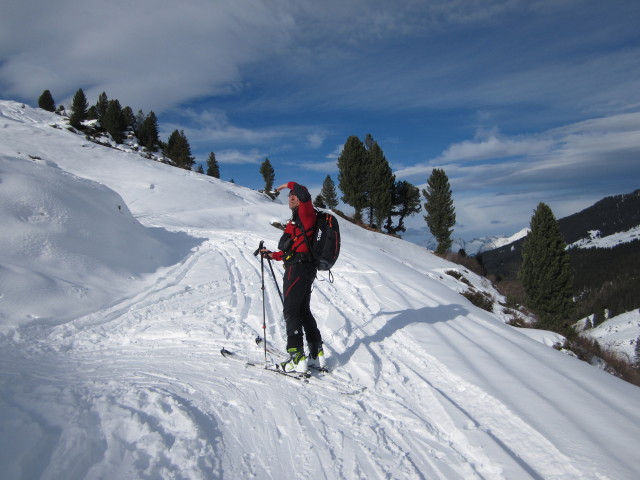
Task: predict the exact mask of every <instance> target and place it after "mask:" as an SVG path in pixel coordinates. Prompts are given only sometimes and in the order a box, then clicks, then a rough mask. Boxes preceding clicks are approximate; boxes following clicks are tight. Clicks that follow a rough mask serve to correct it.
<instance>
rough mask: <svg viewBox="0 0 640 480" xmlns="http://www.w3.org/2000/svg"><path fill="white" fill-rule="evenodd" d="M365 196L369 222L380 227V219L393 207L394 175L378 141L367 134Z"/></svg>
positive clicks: (385, 216) (386, 215) (387, 214)
mask: <svg viewBox="0 0 640 480" xmlns="http://www.w3.org/2000/svg"><path fill="white" fill-rule="evenodd" d="M365 146H366V147H367V178H366V182H367V196H368V204H369V205H368V207H369V224H370V225H373V224H374V223H375V224H376V225H377V226H378V227H379V228H381V226H382V221H383V220H384V219H385V218H387V217H388V216H389V213H390V212H391V208H392V207H393V185H394V183H395V180H396V179H395V175H394V174H393V172H392V171H391V167H390V166H389V162H388V161H387V158H386V157H385V155H384V153H383V151H382V148H380V145H378V142H376V141H375V140H373V137H371V135H370V134H369V135H367V140H366V141H365Z"/></svg>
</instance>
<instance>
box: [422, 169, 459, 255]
mask: <svg viewBox="0 0 640 480" xmlns="http://www.w3.org/2000/svg"><path fill="white" fill-rule="evenodd" d="M422 195H423V196H424V198H425V200H426V203H425V204H424V208H425V210H426V211H427V215H425V217H424V219H425V221H426V222H427V226H428V227H429V231H430V232H431V235H433V236H434V237H435V239H436V240H437V242H438V246H437V247H436V253H438V254H441V255H442V254H444V253H446V252H447V251H448V250H449V249H450V248H451V244H452V243H453V241H452V240H451V234H452V233H453V226H454V225H455V224H456V213H455V208H454V207H453V199H452V196H451V195H452V192H451V187H450V186H449V179H448V178H447V175H446V174H445V173H444V170H442V169H440V168H434V169H433V171H432V172H431V176H430V177H429V180H428V181H427V188H426V189H425V190H422Z"/></svg>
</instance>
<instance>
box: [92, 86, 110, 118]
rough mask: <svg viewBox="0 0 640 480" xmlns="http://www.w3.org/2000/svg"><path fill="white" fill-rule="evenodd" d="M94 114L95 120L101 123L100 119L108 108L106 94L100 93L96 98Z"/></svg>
mask: <svg viewBox="0 0 640 480" xmlns="http://www.w3.org/2000/svg"><path fill="white" fill-rule="evenodd" d="M95 107H96V114H97V117H96V118H97V120H100V121H102V117H103V116H104V114H105V113H107V108H108V107H109V99H108V98H107V94H106V93H105V92H102V93H101V94H100V95H99V96H98V101H97V102H96V105H95Z"/></svg>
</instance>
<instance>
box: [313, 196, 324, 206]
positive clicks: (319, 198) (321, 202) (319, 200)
mask: <svg viewBox="0 0 640 480" xmlns="http://www.w3.org/2000/svg"><path fill="white" fill-rule="evenodd" d="M313 206H314V207H316V208H327V204H326V203H324V198H322V194H320V193H319V194H318V195H316V198H315V199H314V200H313Z"/></svg>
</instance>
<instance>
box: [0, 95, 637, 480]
mask: <svg viewBox="0 0 640 480" xmlns="http://www.w3.org/2000/svg"><path fill="white" fill-rule="evenodd" d="M51 125H58V126H59V127H62V128H52V126H51ZM281 180H282V181H285V180H289V179H281ZM291 180H295V179H291ZM0 192H1V194H2V207H1V208H0V215H1V219H2V222H3V230H2V233H0V252H2V256H0V260H1V263H0V312H1V313H0V322H1V323H2V334H1V336H0V344H1V349H0V358H1V361H0V385H1V386H0V426H1V427H0V465H2V469H0V477H2V478H11V479H32V478H44V479H60V478H65V479H79V478H89V479H122V478H153V479H166V478H176V479H179V478H185V479H187V478H188V479H199V478H203V479H205V478H234V479H237V478H261V479H262V478H284V477H287V478H327V479H341V478H346V479H356V478H358V479H359V478H369V479H377V478H394V479H395V478H400V479H423V478H426V479H528V478H531V479H563V480H564V479H612V480H613V479H635V478H637V477H638V473H639V472H640V458H639V457H638V455H637V441H638V438H640V390H639V389H638V388H636V387H634V386H631V385H629V384H627V383H624V382H623V381H621V380H619V379H617V378H615V377H613V376H611V375H608V374H606V373H604V372H602V371H600V370H598V369H595V368H593V367H590V366H589V365H587V364H585V363H583V362H580V361H578V360H575V359H573V358H571V357H568V356H566V355H564V354H562V353H560V352H558V351H556V350H554V349H552V348H549V347H548V346H546V345H544V344H543V343H540V342H538V341H535V340H532V339H530V338H529V337H528V336H526V335H523V334H522V333H521V332H520V331H519V330H517V329H514V328H512V327H509V326H507V325H505V324H504V323H503V321H502V318H501V316H500V314H491V313H488V312H486V311H483V310H479V309H477V308H476V307H474V306H473V305H471V303H469V302H468V301H467V300H466V299H465V298H464V297H463V296H461V295H460V292H463V291H465V290H466V289H467V286H466V285H465V284H464V283H462V282H460V281H458V280H456V279H455V278H453V277H452V276H450V275H447V274H446V273H445V272H446V271H447V270H453V269H456V270H460V268H459V267H458V266H456V265H454V264H450V263H448V262H445V261H444V260H442V259H440V258H438V257H435V256H433V255H431V254H429V253H428V252H426V251H425V250H424V249H422V248H420V247H418V246H416V245H413V244H410V243H407V242H403V241H401V240H398V239H394V238H390V237H387V236H382V235H377V234H374V233H372V232H367V231H364V230H361V229H358V228H356V227H354V226H352V225H350V224H348V223H346V222H342V223H341V229H342V234H343V246H342V254H341V257H340V259H339V261H338V263H337V264H336V266H335V268H334V271H333V273H334V276H335V282H334V283H329V282H328V281H326V277H325V276H323V275H320V278H319V280H318V281H317V282H316V286H315V291H314V293H313V296H312V310H313V311H314V313H315V315H316V317H317V319H318V322H319V324H320V329H321V331H322V334H323V336H324V339H325V343H326V348H327V351H328V356H329V358H328V361H329V365H330V366H331V367H332V369H333V372H332V373H331V374H329V375H327V376H324V377H318V376H314V377H313V378H311V379H310V381H309V383H308V384H303V383H302V382H299V381H297V380H291V379H288V378H285V377H282V376H278V375H275V374H273V373H270V372H267V371H264V370H263V369H261V368H255V367H247V366H244V365H243V364H241V363H238V362H232V361H230V360H227V359H225V358H223V357H222V356H221V355H220V354H219V350H220V348H221V347H222V346H225V347H227V348H229V349H236V350H243V351H246V352H249V353H251V354H252V355H254V356H255V358H256V359H258V360H260V359H261V358H264V357H263V354H262V352H261V351H260V350H259V349H257V348H256V347H255V345H253V338H254V337H255V336H256V335H258V334H262V333H263V329H262V312H263V303H262V291H261V288H260V285H261V269H260V261H259V260H257V259H256V258H255V257H254V256H253V255H252V253H253V251H254V250H255V248H256V247H257V245H258V242H259V241H260V240H265V241H266V244H267V246H268V247H271V248H273V247H275V244H276V242H277V239H278V237H279V231H278V230H276V229H275V228H273V227H272V226H270V223H271V222H272V221H274V220H278V221H283V220H285V219H286V218H287V217H288V209H287V207H286V206H284V205H282V204H281V203H279V202H271V201H270V200H268V199H266V198H264V197H262V196H261V195H259V194H258V193H256V192H253V191H250V190H248V189H245V188H242V187H240V186H237V185H232V184H227V183H224V182H220V181H218V180H216V179H212V178H209V177H204V176H201V175H197V174H194V173H191V172H186V171H183V170H178V169H175V168H172V167H168V166H166V165H163V164H160V163H157V162H153V161H150V160H145V159H142V158H141V157H140V156H138V155H137V154H135V153H123V152H120V151H117V150H114V149H110V148H106V147H101V146H97V145H94V144H91V143H89V142H87V141H86V140H84V138H83V137H81V136H78V135H75V134H73V133H71V132H69V131H67V130H65V129H64V122H63V120H62V119H61V118H60V117H57V116H55V115H51V114H48V113H46V112H43V111H40V110H34V109H31V108H29V107H25V108H23V107H22V105H20V104H17V103H15V102H7V101H2V102H0ZM40 195H42V198H41V197H40ZM12 199H16V201H12ZM17 199H20V201H17ZM118 206H120V207H121V208H118ZM129 212H130V213H129ZM5 225H10V228H8V227H7V228H6V227H5ZM49 244H50V245H53V246H55V247H56V248H43V245H49ZM275 270H276V274H277V276H278V277H279V276H280V275H281V272H282V270H281V267H280V265H275ZM460 271H461V273H463V274H464V276H465V277H466V278H467V279H468V280H469V281H470V282H472V283H473V284H474V285H475V286H476V288H478V289H481V290H484V291H487V292H490V293H492V294H493V295H496V294H495V292H494V291H493V290H492V288H491V286H490V285H488V284H487V283H485V281H484V280H483V279H481V278H479V277H477V276H475V275H474V274H472V273H470V272H465V271H462V270H460ZM265 275H266V278H265V281H266V291H265V300H266V306H265V311H266V315H267V329H266V334H267V338H268V340H269V341H271V342H273V344H274V345H275V346H278V347H283V344H284V325H283V322H282V319H281V314H280V309H281V305H280V300H279V298H278V293H277V291H276V288H275V284H274V281H273V279H272V278H271V276H270V272H269V270H268V269H267V270H266V271H265ZM278 280H281V279H280V278H279V279H278ZM79 292H81V293H79ZM62 306H66V307H67V308H66V309H65V308H61V307H62Z"/></svg>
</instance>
